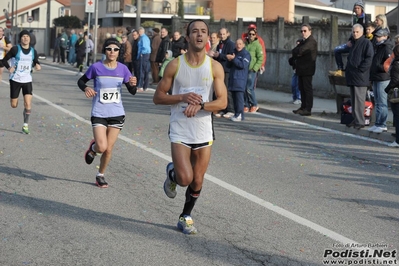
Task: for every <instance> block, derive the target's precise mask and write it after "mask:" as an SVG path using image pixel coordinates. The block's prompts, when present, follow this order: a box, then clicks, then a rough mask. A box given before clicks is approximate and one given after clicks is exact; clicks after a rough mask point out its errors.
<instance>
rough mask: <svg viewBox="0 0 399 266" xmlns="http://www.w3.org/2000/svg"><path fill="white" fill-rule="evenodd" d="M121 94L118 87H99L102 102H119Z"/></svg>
mask: <svg viewBox="0 0 399 266" xmlns="http://www.w3.org/2000/svg"><path fill="white" fill-rule="evenodd" d="M120 101H121V94H120V91H119V89H118V88H107V89H100V102H102V103H119V102H120Z"/></svg>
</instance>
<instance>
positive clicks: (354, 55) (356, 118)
mask: <svg viewBox="0 0 399 266" xmlns="http://www.w3.org/2000/svg"><path fill="white" fill-rule="evenodd" d="M352 37H353V44H352V45H351V47H350V50H349V55H348V63H347V67H346V75H345V78H346V84H347V85H348V86H349V88H350V94H351V104H352V116H353V121H352V122H351V123H349V124H347V126H348V127H354V128H355V129H361V128H363V127H364V102H365V100H366V92H367V87H368V86H369V85H370V67H371V62H372V61H373V45H372V44H371V42H370V41H369V40H368V39H367V38H366V37H364V35H363V26H362V25H360V24H355V25H353V27H352Z"/></svg>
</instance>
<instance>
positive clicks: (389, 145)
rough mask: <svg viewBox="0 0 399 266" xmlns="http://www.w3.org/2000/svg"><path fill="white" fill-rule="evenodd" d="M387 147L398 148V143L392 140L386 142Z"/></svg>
mask: <svg viewBox="0 0 399 266" xmlns="http://www.w3.org/2000/svg"><path fill="white" fill-rule="evenodd" d="M388 147H392V148H399V144H398V143H397V142H396V141H394V142H392V143H389V144H388Z"/></svg>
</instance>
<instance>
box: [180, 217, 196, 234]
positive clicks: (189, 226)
mask: <svg viewBox="0 0 399 266" xmlns="http://www.w3.org/2000/svg"><path fill="white" fill-rule="evenodd" d="M177 228H179V230H180V231H182V232H183V234H186V235H194V234H196V233H197V232H198V231H197V229H196V228H195V227H194V221H193V218H191V216H190V215H184V216H183V217H180V218H179V222H178V223H177Z"/></svg>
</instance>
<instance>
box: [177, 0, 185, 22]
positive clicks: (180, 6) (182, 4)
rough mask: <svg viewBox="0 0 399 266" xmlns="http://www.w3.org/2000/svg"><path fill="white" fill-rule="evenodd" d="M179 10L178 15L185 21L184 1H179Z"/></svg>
mask: <svg viewBox="0 0 399 266" xmlns="http://www.w3.org/2000/svg"><path fill="white" fill-rule="evenodd" d="M178 8H179V10H178V13H177V15H178V16H179V17H180V18H182V19H184V2H183V0H179V3H178Z"/></svg>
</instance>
